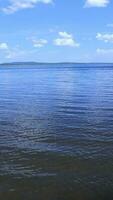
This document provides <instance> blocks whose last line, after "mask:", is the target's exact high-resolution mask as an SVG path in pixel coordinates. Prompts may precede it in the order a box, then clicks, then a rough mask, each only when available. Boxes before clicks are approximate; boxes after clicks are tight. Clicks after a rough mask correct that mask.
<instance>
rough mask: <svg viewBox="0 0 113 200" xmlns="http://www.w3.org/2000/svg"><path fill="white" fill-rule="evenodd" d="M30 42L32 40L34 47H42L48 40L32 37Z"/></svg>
mask: <svg viewBox="0 0 113 200" xmlns="http://www.w3.org/2000/svg"><path fill="white" fill-rule="evenodd" d="M32 42H33V46H34V47H36V48H37V47H44V46H45V45H46V44H47V43H48V41H47V40H45V39H39V40H35V39H33V40H32Z"/></svg>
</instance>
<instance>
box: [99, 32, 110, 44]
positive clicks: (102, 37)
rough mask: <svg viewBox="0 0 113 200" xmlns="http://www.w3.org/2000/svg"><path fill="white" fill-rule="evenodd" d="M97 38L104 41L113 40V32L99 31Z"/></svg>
mask: <svg viewBox="0 0 113 200" xmlns="http://www.w3.org/2000/svg"><path fill="white" fill-rule="evenodd" d="M96 39H97V40H102V41H104V42H113V34H109V33H107V34H101V33H97V35H96Z"/></svg>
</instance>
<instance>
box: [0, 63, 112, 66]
mask: <svg viewBox="0 0 113 200" xmlns="http://www.w3.org/2000/svg"><path fill="white" fill-rule="evenodd" d="M56 64H74V65H77V64H79V65H83V64H85V65H90V64H92V65H103V64H104V65H113V63H102V62H97V63H96V62H10V63H0V66H3V65H56Z"/></svg>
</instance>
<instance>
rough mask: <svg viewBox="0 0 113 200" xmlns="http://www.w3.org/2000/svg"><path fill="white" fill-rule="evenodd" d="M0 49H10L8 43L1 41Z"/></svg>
mask: <svg viewBox="0 0 113 200" xmlns="http://www.w3.org/2000/svg"><path fill="white" fill-rule="evenodd" d="M0 49H2V50H7V49H8V45H7V43H0Z"/></svg>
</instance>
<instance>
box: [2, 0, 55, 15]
mask: <svg viewBox="0 0 113 200" xmlns="http://www.w3.org/2000/svg"><path fill="white" fill-rule="evenodd" d="M37 3H44V4H49V3H52V0H9V6H7V7H5V8H3V9H2V11H3V12H4V13H6V14H12V13H14V12H17V11H19V10H23V9H27V8H33V7H35V5H36V4H37Z"/></svg>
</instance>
